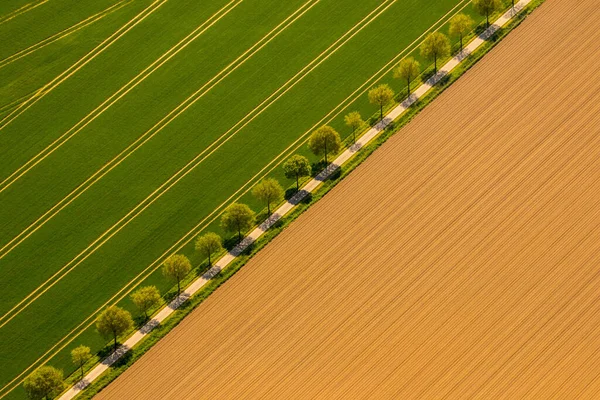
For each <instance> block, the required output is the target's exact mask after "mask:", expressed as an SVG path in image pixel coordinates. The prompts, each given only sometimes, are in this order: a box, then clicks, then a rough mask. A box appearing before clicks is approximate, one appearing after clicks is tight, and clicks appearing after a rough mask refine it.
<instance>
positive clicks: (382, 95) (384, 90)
mask: <svg viewBox="0 0 600 400" xmlns="http://www.w3.org/2000/svg"><path fill="white" fill-rule="evenodd" d="M393 99H394V91H393V90H392V88H391V87H389V85H386V84H383V85H379V86H377V87H374V88H373V89H371V90H370V91H369V101H370V102H371V104H376V105H378V106H379V119H380V120H381V121H383V107H385V106H386V105H388V104H389V103H390V102H391V101H392V100H393Z"/></svg>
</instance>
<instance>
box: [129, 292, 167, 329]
mask: <svg viewBox="0 0 600 400" xmlns="http://www.w3.org/2000/svg"><path fill="white" fill-rule="evenodd" d="M131 301H133V304H135V306H136V307H137V308H138V309H139V310H140V312H141V313H142V314H144V321H146V320H147V319H148V310H150V309H151V308H152V307H155V306H157V305H159V304H160V302H161V297H160V291H159V290H158V288H157V287H156V286H145V287H141V288H139V289H138V290H136V291H135V292H133V294H132V295H131Z"/></svg>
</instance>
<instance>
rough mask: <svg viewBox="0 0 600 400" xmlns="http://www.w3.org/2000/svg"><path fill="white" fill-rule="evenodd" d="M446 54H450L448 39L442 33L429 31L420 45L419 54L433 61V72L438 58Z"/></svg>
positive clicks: (435, 69) (435, 71)
mask: <svg viewBox="0 0 600 400" xmlns="http://www.w3.org/2000/svg"><path fill="white" fill-rule="evenodd" d="M448 54H450V40H448V37H447V36H446V35H444V34H443V33H440V32H433V33H430V34H429V35H428V36H427V37H426V38H425V40H424V41H423V44H422V45H421V56H423V57H424V58H426V59H427V60H429V61H433V72H434V73H436V74H437V62H438V59H439V58H442V57H445V56H447V55H448Z"/></svg>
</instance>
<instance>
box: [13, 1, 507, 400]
mask: <svg viewBox="0 0 600 400" xmlns="http://www.w3.org/2000/svg"><path fill="white" fill-rule="evenodd" d="M512 4H513V7H514V1H513V3H512ZM473 5H474V6H475V9H476V10H477V11H478V12H479V13H480V14H481V15H482V16H485V18H486V26H489V17H490V15H491V14H492V13H494V12H495V11H497V10H499V9H500V8H501V7H502V2H501V0H473ZM473 23H474V22H473V20H472V19H471V18H470V17H469V16H467V15H465V14H458V15H456V16H454V17H453V18H452V19H451V20H450V24H449V35H450V36H452V37H456V38H458V39H459V44H460V51H461V52H462V50H463V39H464V37H465V35H466V34H468V32H470V31H471V29H472V27H473ZM450 51H451V46H450V40H449V39H448V37H447V36H446V35H444V34H443V33H440V32H434V33H431V34H429V35H428V36H427V38H426V39H425V40H424V41H423V43H422V45H421V48H420V52H421V56H422V57H423V58H424V59H426V60H428V61H430V62H432V63H433V70H434V73H437V65H438V60H439V59H441V58H444V57H446V56H448V55H449V54H450ZM420 74H421V66H420V64H419V63H418V62H417V61H416V60H415V59H414V58H412V57H409V58H406V59H404V60H402V61H401V62H400V63H399V65H398V66H397V67H396V68H395V69H394V71H393V76H394V78H396V79H400V80H402V81H403V82H405V84H406V88H407V93H408V95H409V96H410V93H411V83H413V82H414V80H416V79H417V78H418V77H419V76H420ZM394 96H395V93H394V91H393V90H392V89H391V87H390V86H389V85H386V84H382V85H379V86H377V87H374V88H373V89H371V90H370V91H369V93H368V98H369V101H370V103H371V104H374V105H376V106H377V107H378V108H379V118H380V120H382V119H383V113H384V110H385V107H386V106H388V105H389V104H390V103H391V102H392V101H393V99H394ZM344 122H345V124H346V126H347V127H348V128H349V129H350V131H351V135H352V142H353V143H356V133H357V132H358V131H359V130H360V129H361V128H362V127H363V126H365V124H366V122H365V121H364V120H363V119H362V117H361V115H360V113H359V112H357V111H353V112H351V113H349V114H347V115H346V116H345V117H344ZM308 148H309V149H310V151H311V152H312V153H313V154H315V155H317V156H322V157H323V158H324V160H325V165H327V164H328V156H330V155H334V154H337V153H339V151H340V150H341V148H342V141H341V138H340V135H339V133H338V132H337V131H336V130H335V129H334V128H332V127H331V126H327V125H325V126H322V127H320V128H318V129H317V130H315V131H314V132H313V133H312V134H311V136H310V137H309V140H308ZM283 171H284V174H285V177H286V178H288V179H293V180H295V181H296V190H299V189H300V179H301V178H303V177H307V176H310V175H311V173H312V167H311V164H310V162H309V160H308V159H307V158H306V157H304V156H302V155H298V154H296V155H293V156H291V157H290V158H288V159H287V160H286V161H285V163H284V164H283ZM252 194H253V195H254V197H255V198H256V199H258V200H259V201H261V202H262V203H263V204H264V205H265V206H266V208H267V216H268V217H270V216H271V207H272V206H273V205H274V204H277V203H279V202H280V201H282V200H283V196H284V190H283V188H282V186H281V185H280V184H279V182H277V180H275V179H272V178H267V179H264V180H263V181H261V182H260V183H258V184H257V185H256V186H255V187H254V188H253V189H252ZM255 218H256V217H255V213H254V211H252V209H251V208H250V207H249V206H248V205H246V204H240V203H235V204H232V205H231V206H229V207H228V208H227V209H226V210H225V212H224V213H223V215H222V217H221V228H222V229H223V230H224V231H225V232H227V233H231V234H235V235H237V239H238V240H241V239H242V237H243V234H244V233H245V232H247V231H248V230H250V229H251V228H252V227H253V226H254V225H255ZM195 249H196V251H197V252H198V253H199V254H200V255H201V256H202V257H203V258H204V259H207V260H208V266H209V267H210V266H212V259H213V256H214V255H215V254H218V253H219V252H221V251H222V250H223V241H222V238H221V237H220V236H219V235H217V234H216V233H212V232H209V233H206V234H204V235H201V236H199V237H198V238H197V239H196V241H195ZM191 270H192V263H191V261H190V260H189V259H188V258H187V257H186V256H184V255H182V254H174V255H172V256H170V257H169V258H167V259H166V260H165V261H164V262H163V265H162V273H163V275H164V276H165V278H167V279H168V280H169V281H172V282H174V283H176V285H177V294H178V295H179V294H180V293H181V283H182V281H183V280H184V279H185V277H186V276H188V274H189V273H190V272H191ZM131 301H132V302H133V304H135V306H136V307H137V308H138V310H139V312H140V314H141V315H142V316H143V318H144V321H147V320H148V318H149V311H150V310H152V309H153V308H155V307H157V306H158V305H160V304H161V303H162V301H163V299H162V296H161V294H160V291H159V290H158V288H157V287H156V286H146V287H142V288H139V289H138V290H136V291H135V292H134V293H133V294H132V295H131ZM133 326H134V322H133V318H132V316H131V313H129V312H128V311H127V310H125V309H123V308H121V307H118V306H112V307H109V308H107V309H105V310H104V311H103V312H102V313H101V314H100V315H99V316H98V318H97V320H96V328H97V330H98V332H99V333H100V334H101V335H102V336H103V337H105V338H107V339H110V340H111V341H112V342H113V346H114V348H115V349H116V348H117V346H118V337H119V336H121V335H123V334H124V333H126V332H128V331H130V330H131V329H132V328H133ZM71 358H72V361H73V364H74V365H75V366H76V367H77V369H78V370H79V371H80V374H81V378H82V379H83V376H84V366H85V364H86V363H88V362H89V361H90V359H91V358H92V353H91V350H90V348H89V347H87V346H83V345H81V346H78V347H76V348H75V349H73V350H72V352H71ZM23 386H24V388H25V390H26V392H27V394H28V396H29V397H30V398H31V399H50V398H52V397H54V396H55V395H57V394H58V393H60V392H61V391H62V390H63V388H64V383H63V373H62V371H60V370H58V369H56V368H54V367H51V366H43V367H41V368H39V369H37V370H36V371H35V372H34V373H32V374H31V375H30V376H29V377H27V378H26V379H25V381H24V383H23Z"/></svg>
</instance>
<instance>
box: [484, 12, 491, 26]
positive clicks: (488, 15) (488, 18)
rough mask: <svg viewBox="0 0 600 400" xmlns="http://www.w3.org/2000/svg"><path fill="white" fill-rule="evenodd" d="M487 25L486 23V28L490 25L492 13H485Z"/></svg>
mask: <svg viewBox="0 0 600 400" xmlns="http://www.w3.org/2000/svg"><path fill="white" fill-rule="evenodd" d="M485 25H486V28H489V27H490V13H486V14H485Z"/></svg>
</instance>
